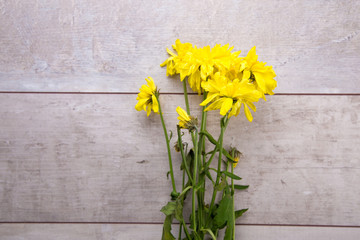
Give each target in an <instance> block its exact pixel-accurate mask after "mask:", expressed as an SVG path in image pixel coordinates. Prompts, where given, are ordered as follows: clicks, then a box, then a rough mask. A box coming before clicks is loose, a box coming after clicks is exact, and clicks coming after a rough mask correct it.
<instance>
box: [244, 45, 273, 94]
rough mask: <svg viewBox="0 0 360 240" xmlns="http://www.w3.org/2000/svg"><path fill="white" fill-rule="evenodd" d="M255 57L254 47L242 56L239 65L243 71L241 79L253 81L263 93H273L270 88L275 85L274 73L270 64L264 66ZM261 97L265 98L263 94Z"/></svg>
mask: <svg viewBox="0 0 360 240" xmlns="http://www.w3.org/2000/svg"><path fill="white" fill-rule="evenodd" d="M257 59H258V56H257V55H256V47H253V48H252V49H251V50H250V51H249V53H248V55H247V56H246V57H244V58H242V60H243V61H242V63H241V67H240V68H241V69H240V71H243V76H242V79H243V80H247V81H250V82H251V83H254V84H255V86H256V87H257V89H258V90H259V91H261V92H263V94H270V95H273V94H274V93H273V91H272V90H274V89H275V88H276V86H277V82H276V81H275V79H274V77H276V74H275V72H274V70H273V69H272V67H271V66H265V64H266V63H264V62H259V61H258V60H257ZM263 98H264V99H265V97H264V96H263Z"/></svg>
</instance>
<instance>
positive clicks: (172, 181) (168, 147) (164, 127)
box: [156, 96, 177, 193]
mask: <svg viewBox="0 0 360 240" xmlns="http://www.w3.org/2000/svg"><path fill="white" fill-rule="evenodd" d="M156 98H157V100H158V102H159V114H160V118H161V124H162V127H163V129H164V135H165V141H166V147H167V152H168V158H169V168H170V176H171V183H172V187H173V193H177V191H176V186H175V179H174V171H173V166H172V160H171V151H170V140H169V137H168V134H167V130H166V126H165V122H164V118H163V113H162V111H161V104H160V100H159V97H158V96H157V97H156Z"/></svg>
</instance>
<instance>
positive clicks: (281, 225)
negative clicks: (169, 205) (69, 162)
mask: <svg viewBox="0 0 360 240" xmlns="http://www.w3.org/2000/svg"><path fill="white" fill-rule="evenodd" d="M0 224H114V225H116V224H118V225H126V224H134V225H162V224H163V222H0ZM173 224H179V223H173ZM187 224H189V223H187ZM235 225H236V226H265V227H324V228H360V226H356V225H316V224H315V225H307V224H256V223H237V224H235Z"/></svg>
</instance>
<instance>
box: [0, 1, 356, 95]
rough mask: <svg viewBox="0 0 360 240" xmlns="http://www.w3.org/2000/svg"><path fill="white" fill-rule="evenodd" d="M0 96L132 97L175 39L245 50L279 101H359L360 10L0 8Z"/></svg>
mask: <svg viewBox="0 0 360 240" xmlns="http://www.w3.org/2000/svg"><path fill="white" fill-rule="evenodd" d="M0 22H1V26H0V49H1V54H0V91H35V92H38V91H55V92H56V91H65V92H88V91H90V92H136V91H138V89H139V87H140V86H139V85H140V82H141V81H142V80H143V79H144V78H145V77H147V76H149V75H150V76H153V77H154V79H155V80H156V82H157V83H158V85H159V86H160V88H161V89H162V90H163V91H164V92H179V91H181V87H180V83H179V81H177V80H171V79H168V78H166V77H165V69H161V68H160V67H159V64H160V63H162V62H163V61H164V60H165V59H166V58H167V53H166V51H165V48H166V47H170V46H171V44H173V43H174V41H175V39H177V38H179V39H181V40H182V41H183V42H191V43H194V44H196V45H197V46H205V45H214V44H215V43H223V44H225V43H229V44H230V45H233V46H235V49H241V50H243V54H244V55H245V54H246V53H247V51H248V50H249V49H250V48H251V47H252V46H254V45H256V46H257V49H258V54H259V55H260V59H261V60H262V61H266V62H268V64H270V65H273V66H274V69H275V71H276V73H277V74H278V77H277V80H278V83H279V87H278V89H277V90H276V92H278V93H359V92H360V84H359V75H360V68H359V67H358V63H359V62H360V40H359V31H360V25H359V24H360V2H359V1H356V0H349V1H327V0H319V1H310V0H308V1H300V0H299V1H285V0H274V1H262V0H255V1H237V0H231V1H206V0H201V1H196V2H194V1H192V0H190V1H176V2H172V1H161V0H155V1H117V0H107V1H96V0H90V1H84V0H75V1H70V0H66V1H40V0H36V1H1V2H0Z"/></svg>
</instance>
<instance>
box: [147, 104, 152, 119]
mask: <svg viewBox="0 0 360 240" xmlns="http://www.w3.org/2000/svg"><path fill="white" fill-rule="evenodd" d="M150 113H151V104H149V105H148V106H147V109H146V116H149V115H150Z"/></svg>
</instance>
